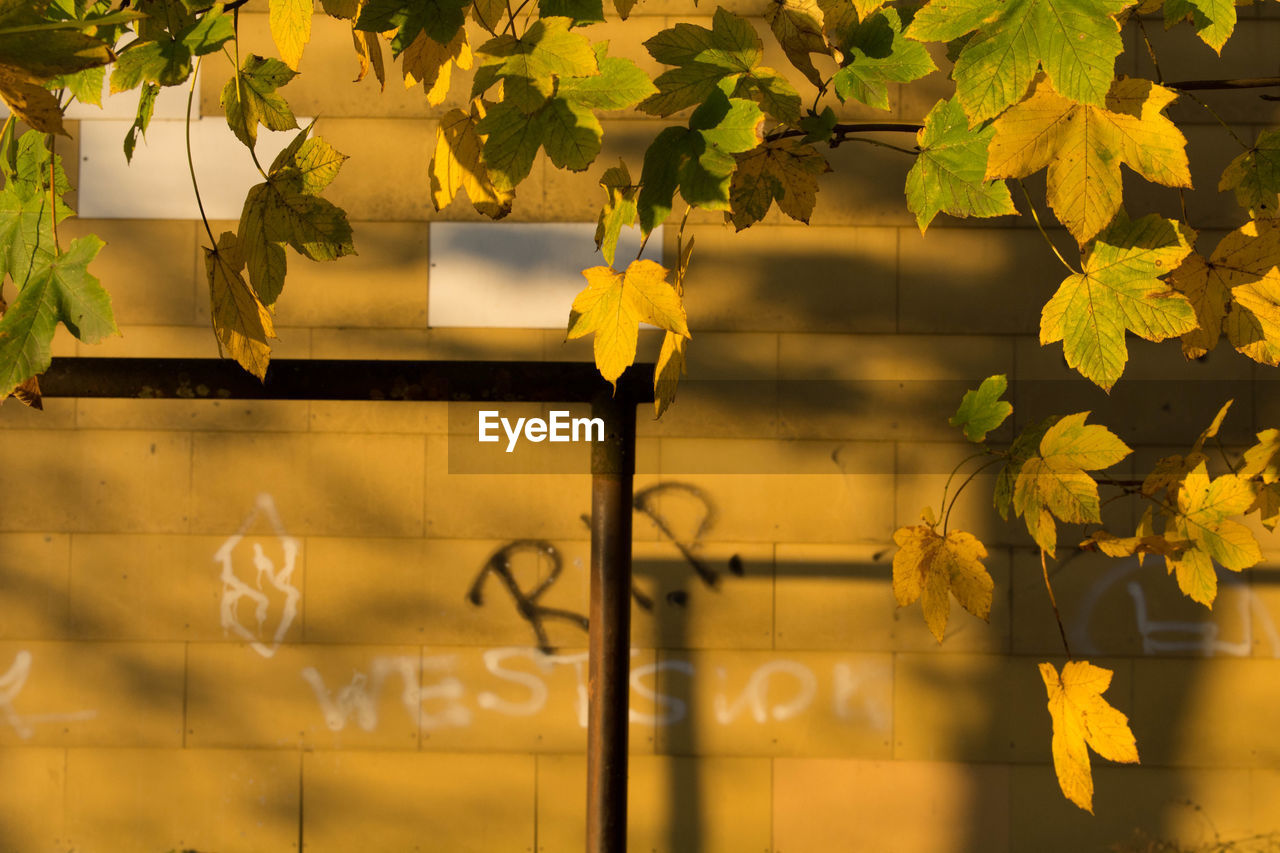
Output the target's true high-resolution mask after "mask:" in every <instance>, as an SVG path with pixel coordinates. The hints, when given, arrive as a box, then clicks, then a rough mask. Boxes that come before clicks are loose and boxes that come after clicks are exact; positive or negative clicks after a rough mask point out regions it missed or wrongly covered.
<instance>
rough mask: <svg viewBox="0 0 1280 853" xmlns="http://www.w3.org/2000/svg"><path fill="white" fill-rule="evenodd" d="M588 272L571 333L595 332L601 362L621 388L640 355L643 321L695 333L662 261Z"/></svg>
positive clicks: (680, 332) (576, 303) (598, 363)
mask: <svg viewBox="0 0 1280 853" xmlns="http://www.w3.org/2000/svg"><path fill="white" fill-rule="evenodd" d="M582 274H583V275H584V276H585V277H586V279H587V286H586V288H585V289H584V290H583V291H582V292H581V293H579V294H578V295H577V296H575V297H574V299H573V310H572V311H571V312H570V314H569V328H568V332H567V334H566V337H567V338H568V339H569V340H572V339H574V338H581V337H583V336H585V335H589V334H594V335H595V360H596V367H598V368H599V370H600V374H601V375H602V376H603V377H604V378H605V379H607V380H608V381H609V384H610V385H613V386H614V387H615V388H616V387H617V379H618V377H619V376H621V375H622V372H623V371H624V370H626V369H627V368H628V367H629V366H630V365H631V363H632V362H634V361H635V359H636V343H637V341H638V339H639V331H640V324H641V323H649V324H651V325H654V326H657V327H658V328H660V329H666V330H667V331H668V332H675V333H676V334H678V335H681V336H683V337H686V338H687V337H689V326H688V324H687V322H686V320H685V313H684V306H683V305H682V304H681V302H680V297H679V296H678V295H677V294H676V291H675V288H673V287H672V286H671V285H670V284H669V283H668V282H667V280H666V277H667V271H666V270H665V269H664V268H663V267H662V266H661V265H660V264H657V263H654V262H653V261H632V262H631V264H630V265H629V266H628V267H627V269H626V272H625V273H620V272H618V271H616V270H614V269H613V268H612V267H591V268H590V269H586V270H583V271H582Z"/></svg>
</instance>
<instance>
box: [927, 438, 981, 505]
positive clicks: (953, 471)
mask: <svg viewBox="0 0 1280 853" xmlns="http://www.w3.org/2000/svg"><path fill="white" fill-rule="evenodd" d="M990 452H991V451H990V450H979V451H978V452H977V453H970V454H969V455H968V456H966V457H965V458H963V459H961V460H960V461H959V462H957V463H956V464H955V467H954V468H952V469H951V473H950V474H948V475H947V481H946V482H945V483H943V484H942V503H940V504H938V508H939V509H941V510H942V511H943V512H944V513H945V512H946V509H947V493H948V492H950V491H951V481H952V480H954V479H955V478H956V474H959V473H960V469H961V468H963V467H964V466H965V465H968V464H969V463H970V462H972V461H973V460H975V459H981V458H982V457H983V456H986V455H987V454H988V453H990Z"/></svg>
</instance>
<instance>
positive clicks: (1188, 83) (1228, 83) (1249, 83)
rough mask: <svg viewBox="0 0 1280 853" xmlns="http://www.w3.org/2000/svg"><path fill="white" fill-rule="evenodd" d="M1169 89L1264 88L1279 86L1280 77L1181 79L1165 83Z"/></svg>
mask: <svg viewBox="0 0 1280 853" xmlns="http://www.w3.org/2000/svg"><path fill="white" fill-rule="evenodd" d="M1164 85H1165V87H1167V88H1169V89H1177V90H1178V91H1180V92H1190V91H1192V90H1194V89H1199V90H1213V91H1222V90H1227V89H1266V88H1270V87H1271V86H1280V77H1244V78H1239V79H1234V80H1182V81H1180V82H1178V83H1165V84H1164Z"/></svg>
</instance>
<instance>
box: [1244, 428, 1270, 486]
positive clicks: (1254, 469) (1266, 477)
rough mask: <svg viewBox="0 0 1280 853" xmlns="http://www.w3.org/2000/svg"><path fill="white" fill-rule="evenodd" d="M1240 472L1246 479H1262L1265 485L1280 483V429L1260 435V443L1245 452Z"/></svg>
mask: <svg viewBox="0 0 1280 853" xmlns="http://www.w3.org/2000/svg"><path fill="white" fill-rule="evenodd" d="M1243 462H1244V464H1243V465H1242V466H1241V468H1240V471H1239V472H1238V473H1239V475H1240V476H1241V477H1243V478H1244V479H1246V480H1247V479H1249V478H1251V477H1261V478H1262V482H1264V483H1275V482H1280V429H1265V430H1263V431H1262V432H1260V433H1258V443H1257V444H1255V445H1254V446H1253V447H1250V448H1249V449H1248V450H1246V451H1245V452H1244V459H1243Z"/></svg>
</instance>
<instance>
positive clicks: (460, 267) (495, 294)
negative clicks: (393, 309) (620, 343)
mask: <svg viewBox="0 0 1280 853" xmlns="http://www.w3.org/2000/svg"><path fill="white" fill-rule="evenodd" d="M595 233H596V226H595V224H594V223H581V222H536V223H535V222H530V223H524V222H511V223H505V222H504V223H493V224H489V223H484V222H433V223H431V230H430V234H431V248H430V258H431V273H430V276H431V277H430V279H429V281H428V285H427V323H428V325H430V326H434V327H446V326H448V327H472V328H516V329H564V327H565V324H566V323H567V322H568V319H569V306H570V305H571V304H572V303H573V297H574V296H576V295H577V294H578V291H580V290H582V288H584V287H586V284H587V280H586V279H585V278H583V276H582V271H583V270H584V269H587V268H588V267H594V266H604V265H605V261H604V256H603V255H602V254H601V253H600V252H599V251H597V250H596V243H595ZM639 249H640V230H639V229H638V228H624V229H622V236H621V237H620V238H619V239H618V251H617V254H616V255H615V256H614V266H615V267H616V268H619V269H624V268H625V267H626V266H627V264H628V263H630V261H631V260H632V259H633V258H635V256H636V252H637V251H639ZM642 257H643V258H645V259H647V260H651V261H655V262H657V263H662V229H661V228H655V229H654V231H653V234H652V235H650V237H649V242H648V244H647V245H646V246H645V249H644V254H643V255H642Z"/></svg>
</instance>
